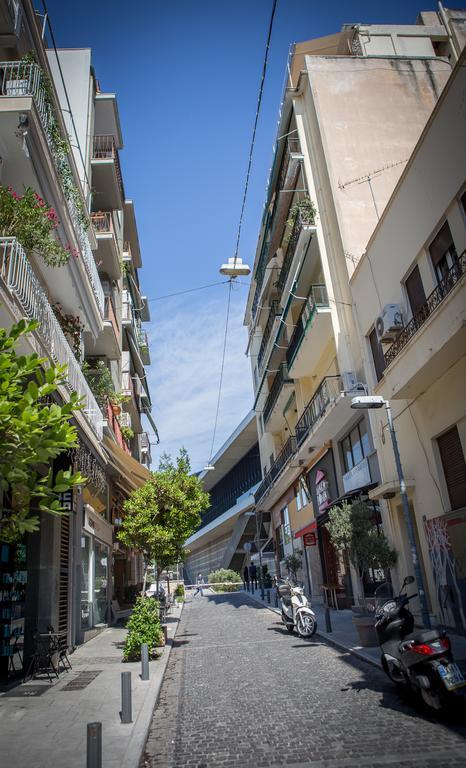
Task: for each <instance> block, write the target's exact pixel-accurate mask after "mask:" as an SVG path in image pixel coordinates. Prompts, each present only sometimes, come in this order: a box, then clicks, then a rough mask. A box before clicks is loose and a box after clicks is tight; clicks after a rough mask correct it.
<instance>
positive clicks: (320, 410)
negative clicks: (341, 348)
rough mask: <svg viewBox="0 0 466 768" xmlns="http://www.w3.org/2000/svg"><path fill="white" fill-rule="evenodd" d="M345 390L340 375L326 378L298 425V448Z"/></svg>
mask: <svg viewBox="0 0 466 768" xmlns="http://www.w3.org/2000/svg"><path fill="white" fill-rule="evenodd" d="M343 390H344V384H343V379H342V377H341V376H340V375H336V376H326V377H325V379H323V380H322V381H321V383H320V385H319V387H318V389H317V390H316V391H315V392H314V394H313V396H312V398H311V400H310V401H309V403H308V404H307V405H306V407H305V409H304V411H303V413H302V414H301V416H300V418H299V420H298V423H297V424H296V428H295V432H296V440H297V443H298V446H300V445H301V443H302V442H303V440H305V439H306V437H307V436H308V435H309V433H310V432H311V430H312V429H313V427H314V425H315V424H316V423H317V422H318V421H319V419H320V418H321V417H322V416H323V415H324V413H325V411H326V409H327V408H328V406H329V405H330V403H333V402H334V401H335V400H336V399H337V398H338V397H339V396H340V395H341V393H342V391H343Z"/></svg>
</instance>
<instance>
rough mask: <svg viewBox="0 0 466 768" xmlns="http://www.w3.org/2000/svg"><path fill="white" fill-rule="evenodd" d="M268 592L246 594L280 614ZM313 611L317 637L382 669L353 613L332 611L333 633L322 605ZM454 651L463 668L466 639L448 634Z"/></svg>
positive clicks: (316, 605) (374, 649)
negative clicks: (361, 639)
mask: <svg viewBox="0 0 466 768" xmlns="http://www.w3.org/2000/svg"><path fill="white" fill-rule="evenodd" d="M267 591H268V590H265V600H261V592H260V589H256V590H254V594H252V593H251V592H247V591H246V592H245V594H247V595H249V597H251V598H252V599H253V600H256V601H257V602H259V603H260V604H261V605H264V606H265V607H266V608H270V609H271V610H273V611H275V612H276V613H278V614H280V609H279V608H275V590H274V589H270V590H269V591H270V605H269V604H268V602H267ZM312 610H313V611H314V613H315V614H316V617H317V633H316V634H317V635H319V637H323V638H325V639H326V640H328V642H329V643H332V645H335V646H336V647H337V648H339V649H340V650H345V651H350V652H351V653H352V654H353V655H354V656H357V657H358V658H359V659H362V660H363V661H367V662H368V663H369V664H374V665H375V666H376V667H381V663H380V648H379V647H378V646H377V647H375V648H364V647H363V646H362V645H360V643H359V638H358V634H357V631H356V629H355V627H354V624H353V621H352V611H350V610H342V611H336V610H334V609H331V610H330V621H331V625H332V632H327V631H326V624H325V609H324V606H323V605H322V604H319V603H315V602H313V603H312ZM448 636H449V637H450V640H451V643H452V649H453V655H454V657H455V660H457V661H460V662H461V666H466V638H465V637H460V636H459V635H454V634H451V633H450V632H448Z"/></svg>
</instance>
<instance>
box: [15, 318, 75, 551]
mask: <svg viewBox="0 0 466 768" xmlns="http://www.w3.org/2000/svg"><path fill="white" fill-rule="evenodd" d="M37 326H38V323H37V322H36V321H30V322H27V321H25V320H21V321H20V322H19V323H16V324H14V325H13V326H12V327H11V329H10V330H9V331H8V330H6V329H5V328H0V541H5V542H8V543H13V542H17V541H20V540H21V539H22V537H23V536H24V534H25V533H27V532H32V531H36V530H38V528H39V524H40V515H41V513H48V514H52V515H61V514H65V513H66V510H65V509H64V508H63V507H62V506H61V504H60V500H59V494H60V493H62V492H65V491H68V490H70V489H71V488H72V487H73V486H75V485H78V484H82V483H84V482H85V478H83V477H82V475H81V474H80V473H79V472H78V473H75V474H72V470H71V468H70V469H69V470H60V471H59V472H57V473H56V474H55V475H54V473H53V469H52V466H51V465H52V462H53V460H54V459H56V458H57V456H59V455H60V454H61V453H63V452H65V451H68V450H69V449H71V448H74V447H76V446H77V432H76V428H75V427H74V426H72V425H71V424H70V418H71V417H72V415H73V411H74V410H76V409H79V407H80V404H79V400H78V397H77V395H76V393H73V394H72V395H71V396H70V399H69V401H68V402H67V403H65V404H63V405H58V403H55V402H53V400H52V399H51V397H50V396H51V395H53V393H54V392H56V391H57V388H58V386H59V385H60V384H62V383H63V382H64V378H65V372H66V366H52V367H45V366H46V365H47V364H48V362H47V360H46V359H43V358H40V357H39V356H38V355H37V354H35V353H33V354H31V355H19V354H18V353H17V351H16V349H17V346H18V344H20V343H21V341H22V339H23V337H26V336H27V335H28V334H31V333H32V332H33V331H34V330H35V329H36V328H37Z"/></svg>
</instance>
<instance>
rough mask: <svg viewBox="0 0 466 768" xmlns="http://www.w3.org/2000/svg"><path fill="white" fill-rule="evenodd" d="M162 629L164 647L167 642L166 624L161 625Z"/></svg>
mask: <svg viewBox="0 0 466 768" xmlns="http://www.w3.org/2000/svg"><path fill="white" fill-rule="evenodd" d="M162 629H163V639H164V641H165V645H166V644H167V640H168V625H167V624H163V625H162Z"/></svg>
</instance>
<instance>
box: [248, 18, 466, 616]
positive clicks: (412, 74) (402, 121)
mask: <svg viewBox="0 0 466 768" xmlns="http://www.w3.org/2000/svg"><path fill="white" fill-rule="evenodd" d="M459 16H460V17H461V13H460V12H459ZM463 22H464V19H463V18H462V17H461V18H460V19H459V20H458V18H457V15H456V12H451V13H450V12H447V11H446V10H444V9H443V8H441V9H440V10H439V13H438V14H437V13H421V14H420V16H419V18H418V20H417V23H416V24H414V25H410V26H400V27H394V26H383V25H377V26H371V25H362V24H353V25H345V26H344V27H343V28H342V30H341V32H340V33H338V34H336V35H331V36H328V37H325V38H320V39H317V40H310V41H307V42H304V43H298V44H296V45H294V46H293V47H292V49H291V52H290V56H289V59H288V64H287V70H286V82H285V89H284V94H283V100H282V104H281V107H280V113H279V124H278V132H277V140H276V144H275V152H274V161H273V166H272V170H271V172H270V177H269V181H268V187H267V194H266V202H265V207H264V214H263V218H262V222H261V228H260V233H259V240H258V245H257V251H256V258H255V263H254V269H253V278H254V279H253V281H252V284H251V288H250V292H249V297H248V303H247V308H246V315H245V324H246V325H247V326H248V329H249V346H248V352H249V355H250V357H251V365H252V371H253V382H254V391H255V403H254V409H255V411H256V414H257V420H258V433H259V449H260V456H261V465H262V473H263V480H262V483H261V485H260V487H259V489H258V490H257V492H256V495H255V498H256V504H257V507H258V510H259V511H267V512H268V513H269V514H270V516H271V532H272V534H273V535H274V536H275V539H276V545H277V546H276V550H277V553H278V554H277V569H278V570H280V568H283V559H284V557H286V555H287V554H290V553H291V552H293V551H294V550H295V549H298V550H300V551H302V552H303V554H304V567H305V568H307V571H308V573H309V577H310V586H311V589H312V592H313V595H314V597H317V598H319V597H320V596H321V595H322V593H323V590H327V592H328V594H329V595H331V599H332V601H333V603H334V604H335V605H338V606H340V607H346V606H349V605H351V603H352V602H353V599H354V596H355V593H356V590H357V589H358V581H357V579H355V578H354V574H352V569H351V567H350V564H349V563H348V561H347V559H346V557H345V556H344V555H342V553H339V552H336V551H335V549H334V548H333V546H332V544H331V542H330V540H329V536H328V532H327V529H326V528H325V523H326V522H327V520H328V510H329V508H330V507H331V506H332V505H334V504H338V503H340V502H341V501H342V500H343V499H345V498H348V499H350V498H352V497H355V496H363V498H366V499H367V498H368V492H369V490H370V489H371V488H373V487H375V486H378V485H379V484H380V469H379V461H378V457H377V452H376V446H375V444H374V439H373V436H372V432H371V427H370V422H369V419H368V418H367V416H366V415H362V417H361V412H359V414H358V413H357V412H355V411H354V410H352V409H351V407H350V401H351V397H349V395H354V394H357V393H358V392H364V391H366V389H367V381H366V372H365V367H364V359H363V356H362V353H361V346H360V343H359V331H358V324H357V318H356V316H355V313H354V309H353V302H352V295H351V290H350V285H349V282H350V278H351V275H352V273H353V271H354V269H355V266H356V264H357V263H358V261H359V259H360V257H361V255H362V253H363V252H364V250H365V247H366V244H367V242H368V240H369V238H370V236H371V234H372V232H373V230H374V228H375V227H376V225H377V222H378V221H379V218H380V216H381V215H382V213H383V210H384V208H385V206H386V205H387V202H388V200H389V198H390V195H391V194H392V192H393V189H394V187H395V185H396V183H397V181H398V179H399V177H400V175H401V173H402V171H403V169H404V167H405V165H406V163H407V161H408V159H409V157H410V155H411V152H412V150H413V148H414V146H415V144H416V142H417V141H418V139H419V136H420V135H421V133H422V131H423V129H424V127H425V125H426V123H427V121H428V119H429V117H430V115H431V113H432V110H433V109H434V107H435V104H436V103H437V101H438V99H439V97H440V95H441V93H442V90H443V88H444V87H445V84H446V83H447V81H448V78H449V77H450V74H451V69H452V65H453V63H454V61H455V59H456V58H457V56H458V49H459V48H460V45H461V34H462V29H464V26H463ZM372 506H373V510H374V521H375V522H378V523H380V521H381V511H380V504H379V502H378V500H377V499H374V500H373V501H372ZM376 578H377V575H376V574H374V575H373V577H372V578H371V579H370V583H367V584H365V589H366V591H370V590H371V589H373V588H374V587H375V584H376Z"/></svg>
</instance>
